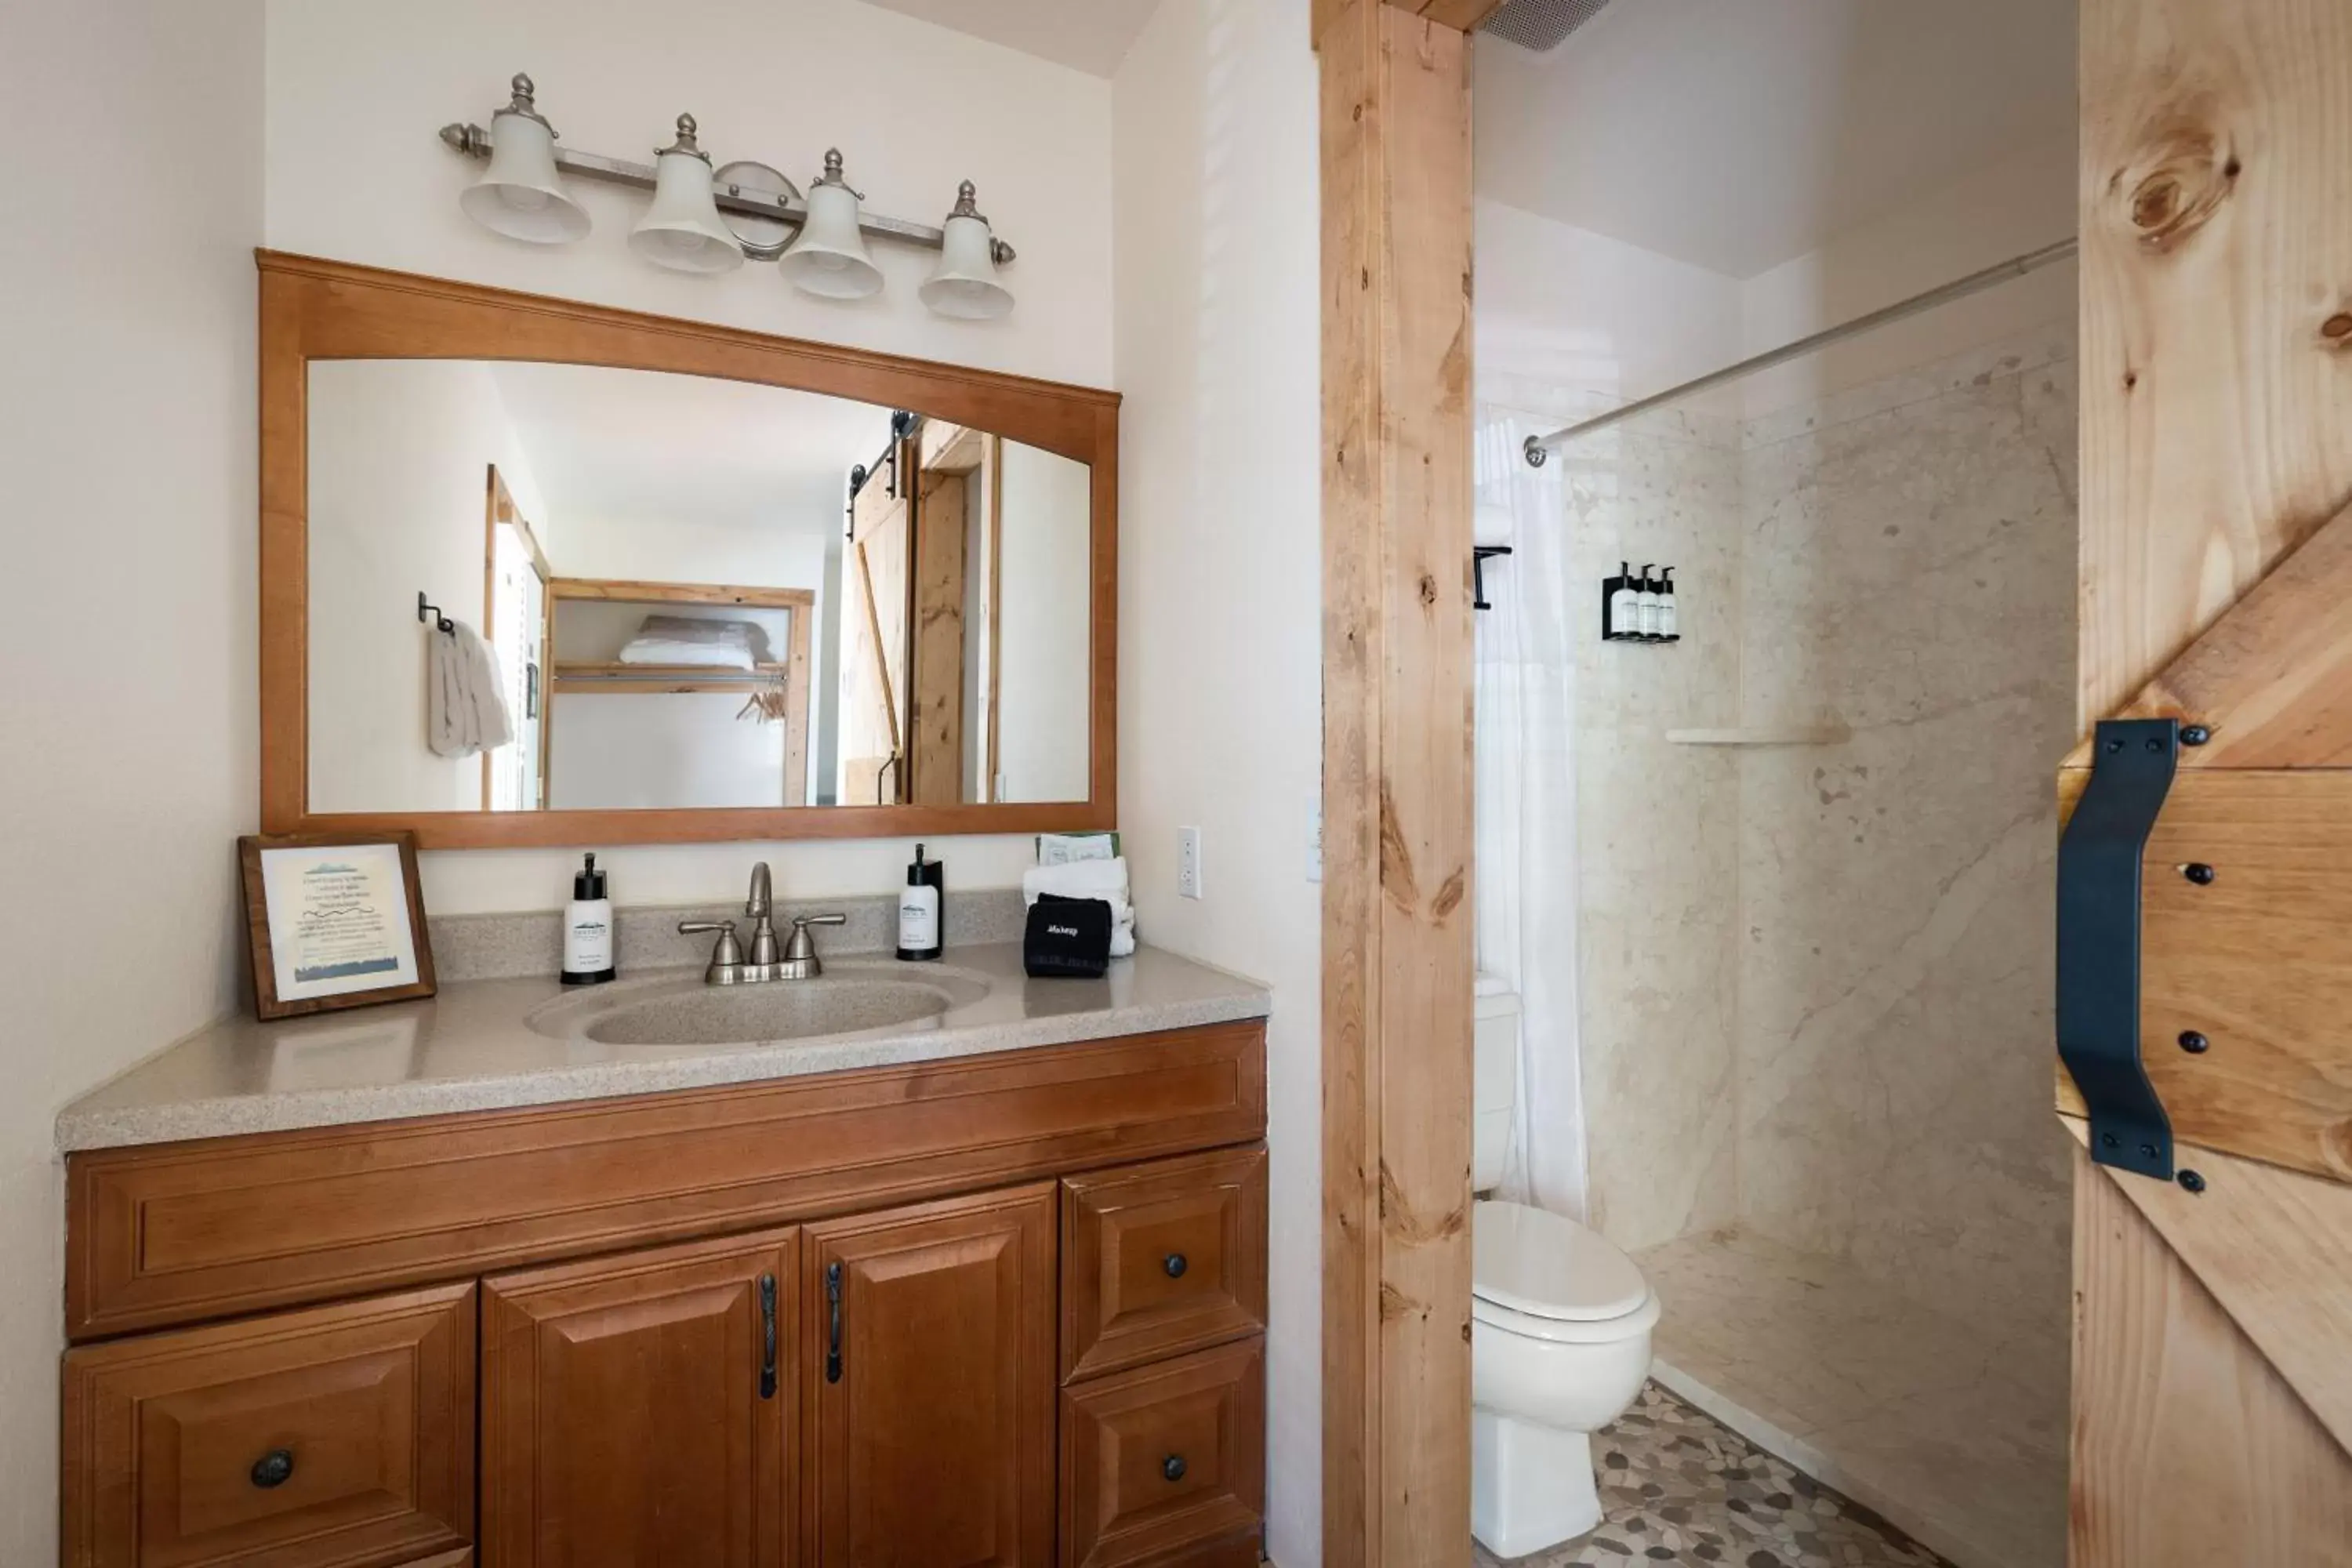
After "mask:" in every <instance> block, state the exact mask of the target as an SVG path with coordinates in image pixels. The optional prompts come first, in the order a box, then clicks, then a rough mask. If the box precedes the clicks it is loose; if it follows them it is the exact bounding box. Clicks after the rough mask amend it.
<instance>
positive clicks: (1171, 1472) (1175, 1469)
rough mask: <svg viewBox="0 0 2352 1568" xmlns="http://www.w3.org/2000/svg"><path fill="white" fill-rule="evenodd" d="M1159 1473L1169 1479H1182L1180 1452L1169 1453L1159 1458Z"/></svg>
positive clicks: (1182, 1468) (1182, 1462) (1182, 1463)
mask: <svg viewBox="0 0 2352 1568" xmlns="http://www.w3.org/2000/svg"><path fill="white" fill-rule="evenodd" d="M1160 1474H1161V1475H1163V1476H1165V1477H1167V1478H1168V1479H1170V1480H1171V1481H1181V1480H1182V1479H1184V1456H1183V1455H1181V1454H1171V1455H1169V1456H1168V1457H1167V1458H1164V1459H1162V1460H1160Z"/></svg>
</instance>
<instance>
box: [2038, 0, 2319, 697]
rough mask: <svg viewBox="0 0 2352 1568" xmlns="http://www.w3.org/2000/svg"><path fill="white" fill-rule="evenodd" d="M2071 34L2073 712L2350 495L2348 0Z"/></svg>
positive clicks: (2113, 14) (2237, 2)
mask: <svg viewBox="0 0 2352 1568" xmlns="http://www.w3.org/2000/svg"><path fill="white" fill-rule="evenodd" d="M2081 27H2082V58H2081V67H2080V68H2081V76H2082V86H2081V99H2082V115H2083V124H2082V143H2081V158H2082V165H2081V173H2082V183H2081V224H2082V243H2083V255H2082V267H2083V301H2082V356H2083V374H2082V384H2083V431H2082V474H2083V524H2084V526H2083V554H2082V569H2083V593H2082V615H2083V623H2082V661H2081V668H2080V689H2081V694H2082V711H2083V713H2084V718H2085V719H2086V721H2087V720H2089V719H2095V718H2102V717H2105V716H2106V715H2108V714H2110V713H2113V712H2115V711H2116V710H2117V709H2119V708H2121V707H2122V706H2123V705H2124V704H2125V703H2126V701H2128V700H2130V698H2131V696H2132V695H2133V693H2135V692H2137V690H2138V689H2140V687H2141V685H2142V684H2143V683H2144V682H2146V681H2147V679H2149V678H2150V677H2151V676H2152V675H2154V674H2155V673H2156V672H2157V671H2158V670H2159V669H2162V668H2164V667H2165V666H2166V665H2168V664H2169V663H2170V662H2171V661H2172V659H2173V658H2174V656H2176V655H2177V654H2179V652H2180V651H2181V650H2182V649H2183V648H2185V647H2188V645H2189V642H2190V641H2191V640H2192V639H2194V638H2195V637H2196V636H2197V635H2198V634H2199V633H2200V632H2201V631H2203V630H2204V629H2205V628H2206V627H2207V626H2210V625H2211V624H2212V623H2213V621H2214V620H2215V619H2216V618H2218V617H2219V616H2221V613H2222V612H2223V611H2224V610H2227V609H2228V608H2229V607H2230V606H2231V605H2232V604H2234V603H2236V602H2237V600H2238V599H2239V598H2240V596H2241V595H2243V594H2244V593H2245V592H2246V590H2247V589H2249V588H2251V587H2252V585H2253V584H2255V583H2256V582H2257V581H2259V580H2260V579H2261V578H2262V577H2263V574H2265V573H2267V572H2268V571H2269V570H2270V568H2271V566H2272V564H2273V563H2274V562H2276V561H2277V560H2278V559H2279V558H2280V557H2281V556H2283V555H2284V554H2285V553H2286V552H2287V551H2289V550H2291V549H2293V548H2294V546H2295V545H2296V544H2298V543H2300V542H2302V541H2303V540H2304V539H2305V538H2307V537H2308V536H2309V535H2310V534H2312V533H2313V532H2314V531H2316V530H2317V529H2318V527H2319V526H2320V525H2321V524H2322V523H2324V522H2326V521H2327V520H2328V519H2330V518H2332V517H2334V516H2335V515H2336V513H2337V512H2339V511H2341V510H2344V508H2345V505H2346V504H2347V502H2352V418H2347V417H2346V414H2345V410H2346V406H2347V397H2352V392H2347V389H2348V388H2352V368H2347V367H2348V366H2352V157H2347V155H2346V146H2347V136H2352V131H2347V124H2352V121H2348V120H2347V117H2348V116H2352V68H2347V61H2352V6H2347V5H2344V4H2343V3H2342V0H2082V4H2081Z"/></svg>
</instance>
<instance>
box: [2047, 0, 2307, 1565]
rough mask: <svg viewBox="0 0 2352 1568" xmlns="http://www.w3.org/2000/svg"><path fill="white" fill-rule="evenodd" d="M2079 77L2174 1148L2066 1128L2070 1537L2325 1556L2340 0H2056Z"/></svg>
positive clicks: (2074, 1549) (2097, 349)
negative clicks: (2169, 741) (2154, 726)
mask: <svg viewBox="0 0 2352 1568" xmlns="http://www.w3.org/2000/svg"><path fill="white" fill-rule="evenodd" d="M2082 103H2083V113H2084V123H2083V140H2082V201H2081V221H2082V237H2083V267H2084V274H2083V313H2082V324H2083V342H2082V353H2083V389H2084V390H2083V432H2082V443H2083V496H2082V521H2083V544H2082V611H2083V621H2082V634H2081V637H2082V643H2081V655H2082V658H2081V692H2082V718H2083V721H2084V727H2085V729H2086V731H2087V730H2088V729H2089V728H2090V726H2091V725H2092V723H2093V722H2094V721H2096V720H2099V719H2101V718H2105V717H2109V716H2122V717H2133V718H2145V719H2153V720H2158V721H2163V720H2174V721H2179V724H2180V725H2181V726H2182V729H2181V731H2180V734H2181V736H2182V737H2183V739H2184V741H2185V742H2186V743H2182V744H2179V746H2178V750H2177V763H2176V764H2175V771H2174V775H2173V777H2172V779H2171V781H2170V784H2169V787H2168V792H2167V793H2165V794H2164V795H2163V797H2162V805H2161V808H2160V811H2159V812H2158V815H2157V816H2156V817H2155V822H2154V826H2153V828H2152V830H2151V831H2150V832H2149V835H2148V837H2147V845H2146V848H2145V850H2144V852H2143V853H2142V855H2141V857H2140V863H2139V871H2140V878H2141V881H2142V885H2143V892H2142V894H2141V903H2140V915H2139V918H2138V922H2137V931H2138V942H2139V949H2140V973H2139V985H2138V1018H2137V1039H2138V1047H2139V1050H2138V1058H2139V1065H2140V1068H2141V1069H2142V1070H2143V1072H2144V1073H2145V1076H2146V1078H2147V1084H2148V1087H2149V1088H2150V1089H2153V1091H2154V1094H2155V1098H2156V1100H2157V1101H2158V1103H2159V1104H2160V1106H2161V1110H2162V1113H2163V1117H2164V1119H2165V1122H2166V1124H2167V1125H2168V1131H2169V1134H2170V1136H2171V1138H2172V1140H2173V1150H2172V1157H2171V1160H2170V1162H2169V1163H2170V1164H2171V1165H2172V1166H2173V1167H2174V1170H2173V1173H2172V1174H2171V1178H2170V1179H2163V1177H2162V1174H2161V1173H2162V1168H2163V1164H2164V1162H2162V1161H2160V1160H2158V1161H2155V1162H2152V1163H2153V1164H2154V1166H2155V1168H2156V1170H2157V1171H2158V1174H2154V1175H2149V1174H2138V1173H2131V1172H2128V1171H2123V1170H2118V1169H2116V1168H2114V1167H2112V1166H2109V1165H2106V1164H2101V1163H2094V1160H2093V1158H2092V1156H2091V1154H2090V1153H2089V1152H2080V1153H2078V1155H2077V1159H2076V1169H2075V1236H2074V1249H2075V1259H2074V1268H2075V1287H2076V1302H2077V1306H2076V1322H2075V1343H2074V1355H2075V1363H2074V1421H2073V1439H2074V1451H2073V1456H2072V1466H2073V1491H2074V1496H2073V1508H2072V1540H2071V1543H2070V1546H2071V1551H2070V1560H2071V1562H2072V1563H2074V1564H2075V1568H2110V1565H2112V1568H2125V1565H2129V1568H2189V1565H2191V1564H2196V1565H2206V1564H2217V1563H2230V1564H2233V1565H2234V1564H2245V1565H2248V1568H2255V1565H2263V1568H2269V1565H2277V1568H2289V1565H2292V1568H2327V1565H2338V1568H2341V1565H2343V1564H2347V1563H2352V1024H2347V1020H2352V895H2347V891H2346V889H2347V888H2352V156H2347V152H2352V132H2348V131H2347V126H2352V0H2083V5H2082ZM2192 727H2193V728H2192ZM2165 733H2166V729H2165V726H2163V725H2161V724H2159V725H2158V731H2157V733H2156V734H2155V735H2153V736H2152V737H2150V738H2151V739H2154V740H2157V741H2158V742H2162V741H2163V740H2164V738H2165ZM2116 738H2117V737H2116V736H2115V735H2114V734H2112V733H2111V734H2110V735H2109V736H2108V737H2107V738H2106V740H2107V742H2112V741H2114V740H2115V739H2116ZM2103 754H2105V755H2113V754H2115V753H2110V752H2107V751H2106V742H2101V743H2100V744H2098V745H2096V746H2094V745H2091V744H2089V743H2086V744H2085V746H2084V749H2083V750H2082V751H2081V752H2078V753H2077V755H2076V756H2075V757H2074V759H2072V760H2071V762H2070V764H2069V767H2068V769H2067V772H2066V776H2065V781H2064V784H2063V792H2064V794H2065V795H2066V797H2067V798H2068V799H2070V800H2071V799H2073V798H2074V797H2076V796H2078V795H2080V794H2081V793H2082V792H2083V791H2084V789H2085V788H2086V787H2097V786H2096V785H2095V784H2091V783H2090V781H2091V779H2092V778H2093V776H2094V774H2095V770H2096V766H2097V763H2098V760H2099V758H2100V757H2101V755H2103ZM2129 863H2130V862H2129V859H2128V855H2127V854H2126V860H2125V862H2124V864H2125V867H2126V869H2127V868H2128V867H2129ZM2129 929H2130V928H2128V927H2126V931H2128V930H2129ZM2061 941H2062V948H2063V942H2064V941H2065V938H2064V936H2063V934H2062V939H2061ZM2125 994H2126V995H2128V989H2127V988H2126V993H2125ZM2132 1027H2133V1025H2132V1022H2131V1020H2130V1018H2129V1016H2128V1015H2125V1016H2123V1019H2122V1029H2123V1034H2122V1038H2123V1041H2124V1042H2125V1044H2124V1047H2123V1052H2122V1058H2121V1059H2122V1060H2123V1061H2124V1063H2125V1064H2126V1067H2127V1066H2128V1063H2129V1060H2130V1056H2129V1041H2130V1039H2131V1038H2132V1035H2131V1029H2132ZM2103 1098H2105V1097H2104V1096H2103ZM2060 1109H2061V1110H2062V1111H2063V1112H2064V1113H2065V1114H2066V1119H2067V1125H2068V1128H2069V1130H2070V1131H2073V1132H2074V1135H2075V1137H2076V1138H2077V1140H2078V1141H2080V1142H2083V1143H2084V1147H2085V1150H2086V1151H2087V1150H2088V1149H2090V1148H2095V1147H2096V1146H2098V1145H2099V1144H2101V1143H2102V1142H2104V1138H2103V1137H2102V1136H2100V1135H2098V1134H2095V1133H2094V1131H2092V1129H2091V1127H2090V1126H2089V1125H2087V1124H2086V1122H2085V1121H2084V1112H2085V1110H2086V1109H2087V1107H2086V1104H2085V1101H2084V1100H2083V1098H2082V1097H2081V1095H2080V1094H2079V1093H2078V1092H2077V1091H2076V1089H2075V1087H2074V1084H2073V1082H2072V1081H2063V1082H2062V1088H2061V1092H2060ZM2151 1146H2152V1147H2153V1146H2155V1145H2153V1144H2151ZM2124 1152H2126V1153H2128V1151H2124ZM2106 1157H2107V1158H2115V1157H2116V1152H2109V1153H2108V1154H2107V1156H2106Z"/></svg>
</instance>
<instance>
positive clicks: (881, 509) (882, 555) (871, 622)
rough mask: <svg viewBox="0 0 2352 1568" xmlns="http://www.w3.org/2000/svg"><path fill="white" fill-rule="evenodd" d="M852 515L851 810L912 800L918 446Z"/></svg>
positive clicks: (847, 753)
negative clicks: (913, 482) (912, 492)
mask: <svg viewBox="0 0 2352 1568" xmlns="http://www.w3.org/2000/svg"><path fill="white" fill-rule="evenodd" d="M896 456H897V460H896V461H895V462H891V463H886V464H884V466H883V467H882V468H880V469H879V470H878V471H877V472H876V473H875V474H874V475H873V476H872V477H871V478H869V479H867V480H866V484H865V487H864V488H863V489H860V490H859V491H858V492H857V499H856V502H855V503H853V505H852V506H851V508H850V538H849V553H848V555H847V557H846V558H845V560H844V561H843V563H842V576H843V578H844V579H845V582H846V584H847V586H848V594H847V598H846V602H845V605H844V606H843V613H842V635H843V640H844V642H845V648H844V650H843V656H842V661H841V742H840V747H841V779H840V799H841V804H842V805H899V804H902V803H904V801H905V800H906V798H907V795H906V783H907V775H908V769H907V761H906V759H907V731H908V724H909V721H910V714H909V712H908V673H907V666H908V660H907V656H908V640H909V639H908V612H909V608H910V606H911V604H912V599H911V592H912V583H913V571H914V506H913V504H912V502H911V501H910V500H909V499H908V490H909V489H910V488H911V487H910V485H902V484H901V483H900V481H899V479H898V474H899V471H900V470H901V469H904V470H905V471H907V472H908V474H909V475H910V476H911V474H912V473H913V470H914V463H915V457H914V446H913V443H912V442H908V441H901V442H899V443H898V447H897V448H896Z"/></svg>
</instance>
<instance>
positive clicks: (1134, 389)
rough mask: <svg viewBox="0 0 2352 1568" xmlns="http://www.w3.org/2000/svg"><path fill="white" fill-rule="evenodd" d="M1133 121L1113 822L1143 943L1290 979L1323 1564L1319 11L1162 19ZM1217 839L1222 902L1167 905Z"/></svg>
mask: <svg viewBox="0 0 2352 1568" xmlns="http://www.w3.org/2000/svg"><path fill="white" fill-rule="evenodd" d="M1114 93H1115V100H1116V105H1117V134H1116V142H1115V146H1116V160H1117V161H1116V170H1117V174H1118V180H1117V207H1116V213H1117V224H1116V249H1115V256H1116V262H1115V276H1116V279H1117V283H1118V338H1117V343H1118V379H1117V385H1118V387H1119V389H1120V390H1121V391H1122V392H1123V393H1125V394H1126V396H1127V404H1126V418H1125V421H1124V426H1123V429H1124V440H1123V443H1122V446H1121V451H1120V468H1119V478H1120V510H1119V522H1120V527H1119V627H1118V631H1119V675H1120V690H1119V778H1120V790H1121V797H1122V803H1121V810H1120V816H1121V819H1122V826H1124V828H1125V829H1126V847H1127V853H1128V856H1129V859H1130V861H1131V862H1132V864H1133V868H1134V870H1133V874H1134V879H1135V894H1136V902H1137V906H1138V921H1139V927H1140V930H1141V931H1142V932H1143V934H1144V935H1145V937H1146V939H1147V940H1149V941H1150V942H1155V943H1158V944H1160V945H1161V946H1164V947H1169V948H1172V949H1174V950H1175V951H1177V952H1185V953H1190V954H1192V955H1195V956H1197V957H1200V958H1203V959H1206V960H1208V961H1210V962H1211V963H1222V964H1225V965H1228V966H1230V967H1232V968H1234V969H1238V970H1241V971H1244V972H1245V973H1250V974H1254V975H1256V976H1258V977H1260V978H1261V979H1264V980H1265V981H1267V982H1269V983H1271V984H1272V985H1273V986H1274V988H1275V1013H1274V1018H1273V1020H1272V1023H1271V1026H1270V1028H1269V1032H1268V1037H1267V1047H1268V1060H1267V1068H1268V1075H1269V1081H1268V1094H1269V1102H1270V1103H1269V1119H1270V1131H1269V1134H1268V1142H1269V1145H1270V1147H1271V1150H1272V1161H1273V1215H1272V1225H1273V1231H1272V1244H1273V1245H1272V1258H1273V1279H1272V1287H1273V1289H1272V1305H1273V1314H1272V1322H1271V1325H1270V1329H1269V1333H1268V1339H1267V1368H1266V1372H1267V1377H1266V1453H1267V1457H1268V1460H1269V1462H1270V1465H1271V1468H1272V1476H1271V1480H1272V1485H1271V1488H1270V1489H1269V1492H1268V1494H1267V1528H1268V1550H1269V1552H1270V1553H1271V1554H1272V1556H1273V1557H1274V1558H1275V1559H1276V1561H1277V1562H1280V1563H1286V1564H1290V1565H1292V1568H1307V1564H1311V1563H1317V1562H1319V1561H1320V1560H1321V1527H1322V1488H1321V1479H1322V1465H1321V1451H1322V1410H1323V1407H1322V1392H1321V1391H1322V1376H1321V1359H1320V1358H1321V1351H1320V1346H1321V1342H1322V1334H1321V1313H1322V1295H1321V1289H1322V1277H1323V1268H1322V1263H1323V1259H1322V1245H1323V1243H1322V1186H1321V1169H1322V1165H1321V1158H1320V1152H1321V1126H1322V1121H1321V1099H1320V1094H1321V1089H1320V1085H1321V1071H1320V1050H1321V1040H1320V1008H1319V997H1320V984H1321V974H1320V962H1321V889H1319V888H1318V887H1317V886H1316V885H1315V884H1314V883H1313V882H1312V881H1310V880H1309V879H1308V874H1307V873H1308V866H1307V850H1308V822H1309V816H1310V813H1311V812H1312V810H1313V809H1314V808H1315V807H1316V806H1317V805H1318V800H1319V797H1320V794H1321V782H1320V772H1321V765H1322V764H1321V759H1322V711H1321V703H1322V694H1321V682H1322V677H1321V669H1322V653H1321V621H1322V602H1321V594H1320V591H1319V588H1318V584H1320V583H1321V582H1322V564H1321V545H1320V536H1319V520H1320V517H1321V512H1322V500H1321V470H1320V458H1319V451H1320V447H1321V413H1320V385H1321V373H1320V366H1319V364H1318V353H1319V348H1320V336H1319V327H1318V310H1319V301H1320V292H1321V291H1320V286H1319V281H1318V266H1319V259H1318V258H1319V255H1320V252H1319V248H1318V246H1319V242H1318V168H1317V152H1316V149H1317V130H1316V101H1317V85H1316V68H1315V58H1314V54H1313V51H1312V49H1311V48H1310V47H1309V43H1308V37H1307V0H1165V3H1164V4H1163V5H1161V6H1160V11H1159V13H1158V15H1157V16H1155V17H1154V18H1153V19H1152V21H1151V23H1150V26H1148V27H1147V28H1146V29H1145V31H1144V34H1143V36H1142V37H1141V38H1140V39H1139V40H1138V42H1137V43H1136V45H1135V47H1134V50H1133V51H1132V52H1131V53H1130V54H1129V56H1128V58H1127V61H1126V63H1125V65H1124V66H1122V67H1121V68H1120V71H1119V74H1118V79H1117V81H1116V83H1115V88H1114ZM1178 826H1197V827H1199V828H1201V830H1202V835H1203V846H1202V847H1203V856H1202V861H1203V872H1204V878H1203V880H1204V889H1205V892H1206V897H1205V898H1204V899H1202V900H1201V901H1199V902H1192V901H1188V900H1180V899H1178V898H1177V897H1176V892H1175V887H1176V874H1175V869H1176V868H1175V858H1176V830H1177V828H1178Z"/></svg>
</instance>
